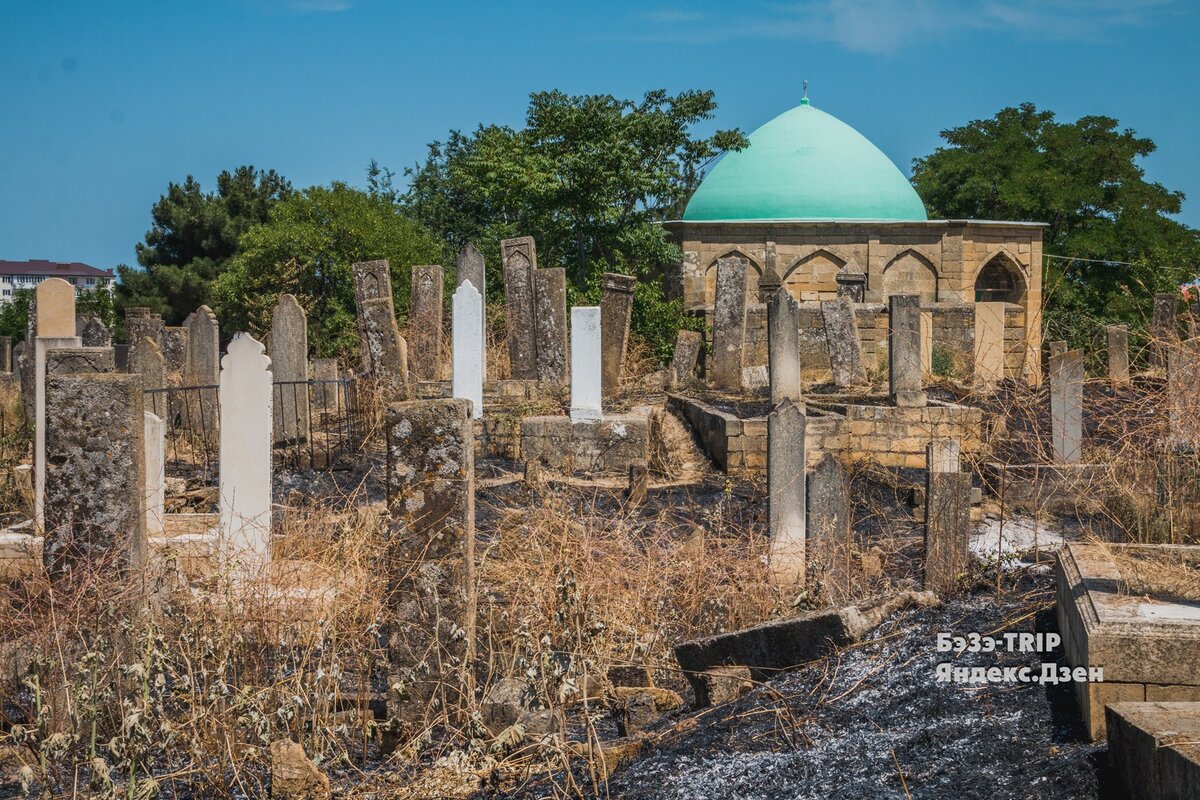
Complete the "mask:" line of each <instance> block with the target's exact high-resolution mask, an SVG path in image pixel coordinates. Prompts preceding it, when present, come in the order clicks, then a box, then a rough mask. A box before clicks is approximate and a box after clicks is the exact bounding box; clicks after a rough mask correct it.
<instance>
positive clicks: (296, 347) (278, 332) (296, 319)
mask: <svg viewBox="0 0 1200 800" xmlns="http://www.w3.org/2000/svg"><path fill="white" fill-rule="evenodd" d="M270 342H271V349H270V352H269V355H270V356H271V373H272V375H273V376H274V381H275V389H274V396H273V398H272V408H273V409H274V415H273V416H274V419H275V422H274V430H275V442H276V443H277V444H278V443H281V442H282V443H288V444H294V443H297V442H307V441H308V435H309V422H308V314H306V313H305V312H304V309H303V308H302V307H301V306H300V303H299V301H297V300H296V297H295V296H294V295H290V294H285V295H282V296H280V298H279V301H278V302H277V303H276V304H275V310H274V312H272V314H271V340H270Z"/></svg>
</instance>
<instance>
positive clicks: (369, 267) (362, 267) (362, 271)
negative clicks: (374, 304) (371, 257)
mask: <svg viewBox="0 0 1200 800" xmlns="http://www.w3.org/2000/svg"><path fill="white" fill-rule="evenodd" d="M350 270H351V272H352V273H353V275H354V304H355V306H356V307H360V308H361V307H362V304H363V303H364V302H366V301H367V300H378V299H380V298H387V299H388V300H391V299H392V270H391V266H390V265H389V264H388V262H387V259H380V260H378V261H360V262H358V263H357V264H355V265H354V266H352V267H351V268H350Z"/></svg>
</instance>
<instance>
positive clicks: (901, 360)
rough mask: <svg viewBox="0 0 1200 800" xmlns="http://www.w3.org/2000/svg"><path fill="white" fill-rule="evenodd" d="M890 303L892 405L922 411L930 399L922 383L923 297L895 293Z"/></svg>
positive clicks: (889, 374) (889, 299)
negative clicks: (927, 397)
mask: <svg viewBox="0 0 1200 800" xmlns="http://www.w3.org/2000/svg"><path fill="white" fill-rule="evenodd" d="M888 301H889V303H890V305H889V309H888V310H889V313H888V320H889V322H888V378H889V385H890V392H891V396H892V402H893V403H895V404H896V405H897V406H900V407H902V408H922V407H924V406H925V403H926V397H925V392H924V391H923V387H924V384H923V383H922V381H921V372H922V370H921V298H920V297H919V296H917V295H915V294H894V295H892V296H891V297H890V298H888Z"/></svg>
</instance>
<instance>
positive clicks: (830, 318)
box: [821, 297, 867, 386]
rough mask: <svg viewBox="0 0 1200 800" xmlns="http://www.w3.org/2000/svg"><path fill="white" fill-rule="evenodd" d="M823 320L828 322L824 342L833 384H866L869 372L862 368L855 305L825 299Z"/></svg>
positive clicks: (843, 298) (822, 313) (846, 301)
mask: <svg viewBox="0 0 1200 800" xmlns="http://www.w3.org/2000/svg"><path fill="white" fill-rule="evenodd" d="M821 319H822V320H823V321H824V323H825V341H826V344H827V346H828V349H829V368H830V371H831V373H832V377H833V382H834V384H836V385H837V386H858V385H860V384H863V383H866V382H867V371H866V369H864V368H863V361H862V343H861V342H860V341H859V338H858V320H857V319H855V316H854V306H852V305H851V304H850V301H849V300H848V299H847V298H845V297H839V298H837V299H836V300H822V301H821Z"/></svg>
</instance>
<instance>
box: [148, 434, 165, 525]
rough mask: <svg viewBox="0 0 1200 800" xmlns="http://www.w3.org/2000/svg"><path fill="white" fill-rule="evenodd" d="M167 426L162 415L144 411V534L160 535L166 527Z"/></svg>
mask: <svg viewBox="0 0 1200 800" xmlns="http://www.w3.org/2000/svg"><path fill="white" fill-rule="evenodd" d="M166 436H167V426H166V425H165V424H164V423H163V420H162V417H159V416H157V415H155V414H151V413H150V412H149V411H147V412H146V424H145V444H144V447H145V449H146V535H147V536H162V535H163V532H164V531H165V529H166V516H165V515H166V512H167V506H166V503H167V476H166V449H167V443H166Z"/></svg>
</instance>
